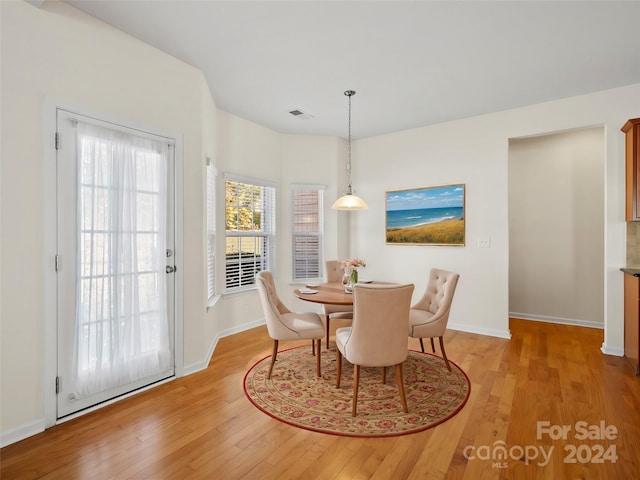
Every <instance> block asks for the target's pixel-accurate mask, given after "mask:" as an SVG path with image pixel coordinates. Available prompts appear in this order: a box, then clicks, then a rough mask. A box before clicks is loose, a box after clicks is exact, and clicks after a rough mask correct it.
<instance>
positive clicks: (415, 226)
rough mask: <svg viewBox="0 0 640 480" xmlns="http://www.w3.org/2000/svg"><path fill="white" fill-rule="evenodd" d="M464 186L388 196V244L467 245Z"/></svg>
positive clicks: (391, 193) (441, 187) (414, 189)
mask: <svg viewBox="0 0 640 480" xmlns="http://www.w3.org/2000/svg"><path fill="white" fill-rule="evenodd" d="M464 187H465V186H464V184H459V185H444V186H439V187H424V188H413V189H409V190H394V191H390V192H385V196H386V221H385V224H386V235H387V243H388V244H399V245H455V246H463V245H464V205H465V200H464V196H465V195H464V193H465V192H464Z"/></svg>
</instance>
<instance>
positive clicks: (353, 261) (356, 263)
mask: <svg viewBox="0 0 640 480" xmlns="http://www.w3.org/2000/svg"><path fill="white" fill-rule="evenodd" d="M366 266H367V264H366V262H365V261H364V260H362V259H361V258H350V259H348V260H343V261H342V269H343V270H353V269H356V268H358V267H366Z"/></svg>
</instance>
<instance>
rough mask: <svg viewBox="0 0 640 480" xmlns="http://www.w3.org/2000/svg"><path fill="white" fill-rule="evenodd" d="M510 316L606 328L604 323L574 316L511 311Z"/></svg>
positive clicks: (576, 325)
mask: <svg viewBox="0 0 640 480" xmlns="http://www.w3.org/2000/svg"><path fill="white" fill-rule="evenodd" d="M509 317H511V318H518V319H521V320H533V321H536V322H545V323H559V324H561V325H573V326H575V327H587V328H597V329H600V330H604V323H600V322H592V321H589V320H576V319H574V318H562V317H547V316H544V315H530V314H528V313H519V312H509Z"/></svg>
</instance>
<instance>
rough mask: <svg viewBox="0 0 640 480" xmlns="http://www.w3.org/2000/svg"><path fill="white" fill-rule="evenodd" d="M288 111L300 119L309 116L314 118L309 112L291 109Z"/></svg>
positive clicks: (305, 118)
mask: <svg viewBox="0 0 640 480" xmlns="http://www.w3.org/2000/svg"><path fill="white" fill-rule="evenodd" d="M289 113H290V114H291V115H293V116H294V117H296V118H299V119H300V120H307V119H309V118H314V117H313V115H311V114H310V113H304V112H301V111H300V110H291V111H290V112H289Z"/></svg>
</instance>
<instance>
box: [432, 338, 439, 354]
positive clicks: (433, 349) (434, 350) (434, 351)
mask: <svg viewBox="0 0 640 480" xmlns="http://www.w3.org/2000/svg"><path fill="white" fill-rule="evenodd" d="M440 338H442V337H440ZM431 351H432V352H433V353H436V346H435V345H434V344H433V337H431Z"/></svg>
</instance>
